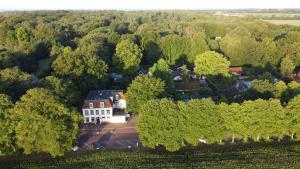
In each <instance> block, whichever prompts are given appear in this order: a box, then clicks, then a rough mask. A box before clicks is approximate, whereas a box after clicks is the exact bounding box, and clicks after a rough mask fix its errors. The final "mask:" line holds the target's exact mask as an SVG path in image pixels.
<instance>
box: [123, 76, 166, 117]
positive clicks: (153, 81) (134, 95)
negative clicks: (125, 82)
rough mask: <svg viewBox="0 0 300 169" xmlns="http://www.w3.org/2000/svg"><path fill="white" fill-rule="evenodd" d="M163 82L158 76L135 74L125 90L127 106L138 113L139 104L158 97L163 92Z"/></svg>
mask: <svg viewBox="0 0 300 169" xmlns="http://www.w3.org/2000/svg"><path fill="white" fill-rule="evenodd" d="M164 88H165V83H164V82H163V81H162V80H161V79H158V78H155V77H149V76H143V75H140V76H137V77H136V78H135V79H134V80H133V81H132V82H131V84H130V85H129V87H128V89H127V92H126V99H127V103H128V108H129V110H130V111H132V112H134V113H139V111H140V108H141V106H142V105H143V104H144V103H146V102H147V101H148V100H150V99H155V98H159V97H160V96H161V95H162V94H163V93H164V92H165V90H164Z"/></svg>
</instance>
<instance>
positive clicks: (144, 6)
mask: <svg viewBox="0 0 300 169" xmlns="http://www.w3.org/2000/svg"><path fill="white" fill-rule="evenodd" d="M245 8H261V9H265V8H300V0H0V9H1V10H43V9H47V10H55V9H72V10H83V9H84V10H87V9H105V10H110V9H116V10H138V9H139V10H159V9H245Z"/></svg>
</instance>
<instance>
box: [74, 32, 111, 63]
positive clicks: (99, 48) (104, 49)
mask: <svg viewBox="0 0 300 169" xmlns="http://www.w3.org/2000/svg"><path fill="white" fill-rule="evenodd" d="M78 50H80V51H81V53H84V54H85V55H89V56H97V57H99V58H101V59H102V60H104V61H105V62H106V63H110V60H111V53H110V50H109V46H108V45H107V39H106V38H105V37H103V35H101V34H96V33H90V34H87V35H86V36H84V37H83V38H82V39H80V41H79V45H78Z"/></svg>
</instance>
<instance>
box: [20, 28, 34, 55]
mask: <svg viewBox="0 0 300 169" xmlns="http://www.w3.org/2000/svg"><path fill="white" fill-rule="evenodd" d="M33 38H34V35H33V32H32V30H31V28H29V27H28V26H21V27H20V28H18V30H17V39H18V43H19V45H20V46H21V47H22V48H23V49H25V50H27V49H28V48H29V47H30V45H31V42H32V41H33Z"/></svg>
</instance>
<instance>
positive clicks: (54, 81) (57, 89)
mask: <svg viewBox="0 0 300 169" xmlns="http://www.w3.org/2000/svg"><path fill="white" fill-rule="evenodd" d="M42 84H43V85H44V86H45V87H46V88H48V89H50V90H51V91H52V92H53V93H54V94H55V95H56V96H58V97H59V98H60V99H61V102H64V103H66V104H67V105H71V106H76V105H78V103H79V100H80V92H78V91H79V89H78V88H77V87H76V86H75V85H74V84H73V83H72V81H71V80H69V79H62V78H58V77H55V76H47V77H45V79H43V81H42Z"/></svg>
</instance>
